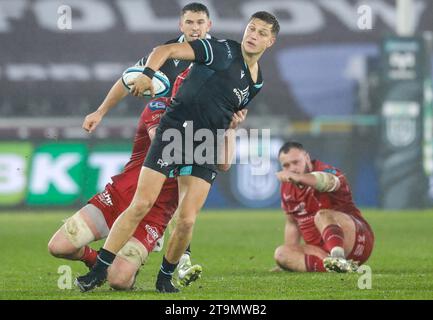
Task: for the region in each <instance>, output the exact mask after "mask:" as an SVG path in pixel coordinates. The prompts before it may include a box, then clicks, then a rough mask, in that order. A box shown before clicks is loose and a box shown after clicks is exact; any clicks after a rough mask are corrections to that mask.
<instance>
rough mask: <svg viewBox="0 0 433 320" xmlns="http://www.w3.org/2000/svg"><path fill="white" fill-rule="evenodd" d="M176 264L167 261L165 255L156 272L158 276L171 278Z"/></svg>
mask: <svg viewBox="0 0 433 320" xmlns="http://www.w3.org/2000/svg"><path fill="white" fill-rule="evenodd" d="M177 265H178V264H177V263H170V262H168V261H167V259H166V258H165V256H164V257H162V264H161V269H160V270H159V273H158V278H160V277H162V278H167V279H171V277H172V276H173V273H174V270H175V269H176V267H177Z"/></svg>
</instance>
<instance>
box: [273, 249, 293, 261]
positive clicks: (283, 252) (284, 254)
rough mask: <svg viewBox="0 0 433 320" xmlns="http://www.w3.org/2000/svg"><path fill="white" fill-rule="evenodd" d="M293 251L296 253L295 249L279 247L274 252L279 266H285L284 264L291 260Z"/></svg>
mask: <svg viewBox="0 0 433 320" xmlns="http://www.w3.org/2000/svg"><path fill="white" fill-rule="evenodd" d="M291 251H295V248H294V247H291V246H286V245H282V246H279V247H277V248H276V249H275V252H274V260H275V262H277V263H278V264H279V265H281V264H284V262H285V261H287V259H288V258H289V256H290V252H291Z"/></svg>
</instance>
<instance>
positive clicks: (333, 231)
mask: <svg viewBox="0 0 433 320" xmlns="http://www.w3.org/2000/svg"><path fill="white" fill-rule="evenodd" d="M322 239H323V242H324V243H325V244H324V248H325V249H326V250H327V251H328V252H331V250H332V249H333V248H334V247H340V248H343V242H344V233H343V229H341V227H340V226H338V225H336V224H330V225H329V226H327V227H326V228H325V229H324V230H323V232H322Z"/></svg>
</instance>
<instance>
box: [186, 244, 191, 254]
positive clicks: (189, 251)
mask: <svg viewBox="0 0 433 320" xmlns="http://www.w3.org/2000/svg"><path fill="white" fill-rule="evenodd" d="M185 254H187V255H189V256H190V255H191V244H189V245H188V248H186V250H185Z"/></svg>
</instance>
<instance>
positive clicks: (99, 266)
mask: <svg viewBox="0 0 433 320" xmlns="http://www.w3.org/2000/svg"><path fill="white" fill-rule="evenodd" d="M114 258H116V255H115V254H114V253H112V252H110V251H108V250H105V249H104V248H101V250H99V254H98V257H97V260H96V263H95V266H94V267H93V269H92V270H94V271H96V272H103V273H105V272H107V269H108V267H109V266H111V264H112V263H113V261H114Z"/></svg>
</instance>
